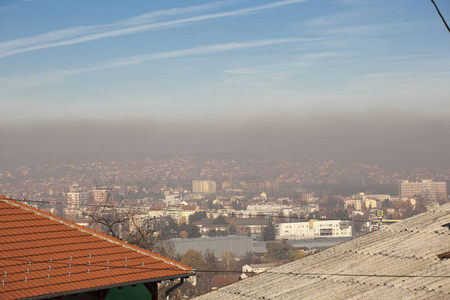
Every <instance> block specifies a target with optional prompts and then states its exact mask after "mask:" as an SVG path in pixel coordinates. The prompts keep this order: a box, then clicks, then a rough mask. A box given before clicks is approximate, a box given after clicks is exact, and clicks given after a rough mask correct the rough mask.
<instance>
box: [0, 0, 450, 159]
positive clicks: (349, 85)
mask: <svg viewBox="0 0 450 300" xmlns="http://www.w3.org/2000/svg"><path fill="white" fill-rule="evenodd" d="M436 3H437V5H438V6H439V8H440V9H441V12H442V14H443V16H444V17H446V19H447V21H448V20H449V19H450V2H449V1H447V0H436ZM449 49H450V34H449V32H448V31H447V30H446V28H445V27H444V24H443V22H442V21H441V19H440V18H439V16H438V14H437V12H436V10H435V8H434V6H433V5H432V3H431V2H430V1H426V0H396V1H392V0H377V1H370V0H270V1H269V0H224V1H181V0H178V1H177V0H166V1H132V2H124V1H111V0H108V1H106V0H104V1H85V0H78V1H67V0H0V103H1V107H2V112H3V113H2V114H1V118H0V140H2V141H3V143H2V144H3V147H1V149H2V150H0V151H1V152H0V154H1V159H0V167H1V164H3V165H5V166H6V165H7V164H8V163H11V162H14V163H17V164H21V163H23V164H25V163H28V162H29V161H32V160H39V159H40V158H44V157H55V156H58V157H65V158H67V159H70V158H75V157H78V156H84V157H92V158H94V157H95V158H98V157H102V156H104V157H106V156H109V155H113V156H114V155H119V154H120V155H123V156H127V155H134V154H136V153H141V154H145V153H150V152H152V153H157V152H163V153H164V152H167V151H172V152H176V151H180V152H183V151H184V152H186V151H187V152H189V151H191V152H192V151H264V150H270V151H291V152H294V153H295V152H296V151H298V152H299V153H303V154H304V155H309V154H311V153H312V154H314V153H318V152H324V153H325V152H327V151H328V150H329V153H330V154H336V155H338V154H339V155H340V154H342V155H344V154H345V155H347V156H350V157H351V156H353V155H355V153H358V154H359V155H362V156H364V157H371V156H372V157H383V158H384V160H385V161H392V160H397V159H399V158H400V157H407V158H408V159H406V160H405V162H406V163H408V161H411V160H414V159H418V158H420V157H422V158H423V157H428V160H429V157H430V156H431V157H433V158H434V159H436V160H437V161H439V160H440V159H442V160H444V159H445V160H447V159H448V158H450V157H447V155H448V154H446V152H448V151H447V149H448V147H449V146H450V138H449V137H448V135H447V130H450V121H449V120H450V118H449V117H450V101H449V100H450V85H449V83H450V51H449ZM362 156H361V157H362ZM428 160H424V162H426V161H428Z"/></svg>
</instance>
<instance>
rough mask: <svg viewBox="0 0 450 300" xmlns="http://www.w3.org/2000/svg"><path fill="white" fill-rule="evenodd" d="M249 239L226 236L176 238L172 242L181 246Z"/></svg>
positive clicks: (241, 236) (242, 236)
mask: <svg viewBox="0 0 450 300" xmlns="http://www.w3.org/2000/svg"><path fill="white" fill-rule="evenodd" d="M247 239H249V237H248V236H246V235H226V236H217V237H209V236H208V237H198V238H189V239H182V238H174V239H170V241H172V242H174V243H176V244H181V243H191V242H209V241H230V240H247Z"/></svg>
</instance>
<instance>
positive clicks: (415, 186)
mask: <svg viewBox="0 0 450 300" xmlns="http://www.w3.org/2000/svg"><path fill="white" fill-rule="evenodd" d="M399 195H400V197H402V198H404V197H414V196H420V197H424V198H425V199H429V200H439V199H444V198H447V183H446V182H433V181H432V180H422V181H411V182H410V181H408V180H402V181H400V182H399Z"/></svg>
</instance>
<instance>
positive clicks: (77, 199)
mask: <svg viewBox="0 0 450 300" xmlns="http://www.w3.org/2000/svg"><path fill="white" fill-rule="evenodd" d="M88 200H89V194H88V193H85V192H74V193H67V207H66V208H64V214H65V215H66V216H67V217H71V218H74V217H76V216H77V215H78V214H79V213H81V210H86V206H83V204H84V205H85V204H87V202H88ZM80 204H81V205H82V207H80Z"/></svg>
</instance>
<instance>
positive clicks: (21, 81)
mask: <svg viewBox="0 0 450 300" xmlns="http://www.w3.org/2000/svg"><path fill="white" fill-rule="evenodd" d="M320 40H321V39H319V38H315V39H300V38H289V39H268V40H256V41H247V42H240V43H226V44H218V45H207V46H200V47H195V48H189V49H183V50H176V51H167V52H161V53H153V54H145V55H136V56H130V57H125V58H121V59H116V60H112V61H108V62H104V63H100V64H97V65H93V66H90V67H85V68H78V69H71V70H63V71H55V72H48V73H44V74H37V75H29V76H23V77H17V78H0V87H2V90H3V91H11V90H18V89H23V88H28V87H32V86H39V85H43V84H48V83H52V82H57V81H61V80H63V79H64V78H65V77H68V76H73V75H77V74H81V73H86V72H93V71H98V70H105V69H113V68H119V67H125V66H130V65H136V64H140V63H144V62H147V61H150V60H157V59H167V58H174V57H182V56H190V55H201V54H211V53H218V52H226V51H233V50H238V49H247V48H255V47H263V46H270V45H277V44H283V43H299V42H314V41H320Z"/></svg>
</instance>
